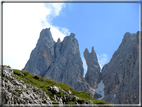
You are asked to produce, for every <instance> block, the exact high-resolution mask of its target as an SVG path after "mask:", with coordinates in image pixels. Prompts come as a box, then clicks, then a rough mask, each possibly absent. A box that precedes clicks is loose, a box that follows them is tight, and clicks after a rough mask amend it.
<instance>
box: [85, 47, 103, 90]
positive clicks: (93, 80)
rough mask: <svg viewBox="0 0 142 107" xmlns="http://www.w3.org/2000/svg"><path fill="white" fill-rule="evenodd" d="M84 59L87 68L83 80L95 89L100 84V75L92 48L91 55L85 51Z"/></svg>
mask: <svg viewBox="0 0 142 107" xmlns="http://www.w3.org/2000/svg"><path fill="white" fill-rule="evenodd" d="M84 58H85V60H86V63H87V67H88V69H87V73H86V75H85V80H86V81H87V82H88V83H89V85H90V86H91V87H93V88H96V87H97V84H98V83H99V82H100V79H101V73H100V66H99V63H98V59H97V55H96V53H95V51H94V47H92V50H91V53H89V51H88V49H87V48H86V49H85V51H84Z"/></svg>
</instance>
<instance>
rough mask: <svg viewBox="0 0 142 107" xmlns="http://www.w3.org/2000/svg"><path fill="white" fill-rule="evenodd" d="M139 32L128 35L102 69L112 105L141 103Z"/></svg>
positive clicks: (108, 98) (107, 97) (108, 99)
mask: <svg viewBox="0 0 142 107" xmlns="http://www.w3.org/2000/svg"><path fill="white" fill-rule="evenodd" d="M138 35H139V32H137V33H136V34H130V33H126V34H125V35H124V37H123V40H122V43H121V44H120V46H119V48H118V49H117V51H115V52H114V54H113V56H112V59H111V60H110V62H109V63H108V64H106V65H105V66H104V67H103V69H102V78H103V82H104V85H105V88H104V92H105V97H104V98H103V99H102V100H104V101H108V102H109V103H111V104H138V103H139V39H138Z"/></svg>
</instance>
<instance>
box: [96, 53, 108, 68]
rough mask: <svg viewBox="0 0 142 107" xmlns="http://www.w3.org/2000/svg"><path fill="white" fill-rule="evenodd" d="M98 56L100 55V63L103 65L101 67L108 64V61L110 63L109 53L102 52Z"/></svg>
mask: <svg viewBox="0 0 142 107" xmlns="http://www.w3.org/2000/svg"><path fill="white" fill-rule="evenodd" d="M97 57H98V62H99V64H100V67H101V69H102V67H103V66H104V65H105V64H106V63H108V55H107V54H105V53H104V54H101V55H97Z"/></svg>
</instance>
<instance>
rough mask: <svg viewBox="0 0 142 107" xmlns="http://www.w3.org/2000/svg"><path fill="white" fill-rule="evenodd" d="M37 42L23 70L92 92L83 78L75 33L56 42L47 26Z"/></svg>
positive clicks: (79, 89)
mask: <svg viewBox="0 0 142 107" xmlns="http://www.w3.org/2000/svg"><path fill="white" fill-rule="evenodd" d="M37 44H38V45H37V46H36V47H35V49H34V50H33V51H32V53H31V56H30V59H29V61H28V62H27V64H26V66H25V68H24V69H23V70H27V71H30V72H31V73H32V74H36V75H40V76H42V77H45V78H50V79H53V80H55V81H56V82H63V83H66V84H68V85H70V86H71V87H73V88H74V89H76V90H78V91H86V92H89V93H91V94H92V90H91V88H90V86H89V84H88V83H87V82H86V81H85V79H84V78H83V74H84V70H83V63H82V60H81V57H80V52H79V45H78V41H77V39H76V38H75V34H73V33H71V34H70V36H66V37H65V38H64V39H63V41H62V42H61V41H60V39H58V41H57V42H54V40H53V38H52V34H51V32H50V29H48V28H46V29H43V30H42V31H41V33H40V38H39V40H38V43H37ZM92 95H93V94H92Z"/></svg>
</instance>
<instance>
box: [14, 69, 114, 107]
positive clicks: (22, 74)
mask: <svg viewBox="0 0 142 107" xmlns="http://www.w3.org/2000/svg"><path fill="white" fill-rule="evenodd" d="M13 71H14V74H15V75H16V76H15V77H16V78H18V79H21V80H23V81H24V82H25V83H26V84H31V86H36V87H37V88H40V89H42V90H43V91H44V92H45V93H46V94H48V95H49V97H50V99H52V97H53V96H54V95H53V93H51V90H50V88H49V87H50V86H57V87H60V88H59V93H58V94H55V95H56V96H58V97H61V96H62V95H66V94H63V91H62V90H61V89H63V90H64V91H66V92H67V91H68V90H70V91H71V92H72V94H71V95H70V96H71V97H74V96H77V97H79V99H78V100H90V101H92V102H93V104H109V103H108V102H105V101H102V100H98V99H94V98H92V96H91V94H90V93H87V92H85V91H80V92H78V91H76V90H75V89H74V88H72V87H70V86H69V85H67V84H64V83H61V82H55V81H54V80H52V79H49V78H42V77H40V76H38V75H32V74H31V73H30V72H28V71H20V70H16V69H13ZM17 91H18V90H17ZM63 101H64V102H66V104H75V102H76V101H77V100H76V99H73V100H72V101H67V100H66V99H64V98H63ZM53 103H54V104H59V103H58V102H53ZM110 106H111V105H110Z"/></svg>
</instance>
